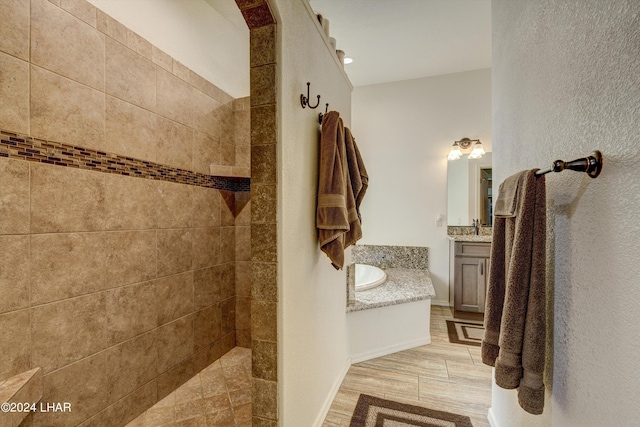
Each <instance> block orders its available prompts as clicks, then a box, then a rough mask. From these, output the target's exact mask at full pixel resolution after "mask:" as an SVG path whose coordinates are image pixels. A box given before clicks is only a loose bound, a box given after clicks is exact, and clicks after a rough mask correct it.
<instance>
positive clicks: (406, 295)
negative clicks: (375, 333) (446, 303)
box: [347, 268, 436, 313]
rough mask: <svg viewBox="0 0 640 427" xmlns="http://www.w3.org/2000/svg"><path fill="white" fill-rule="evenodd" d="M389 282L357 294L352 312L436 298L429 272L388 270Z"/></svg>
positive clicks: (350, 309)
mask: <svg viewBox="0 0 640 427" xmlns="http://www.w3.org/2000/svg"><path fill="white" fill-rule="evenodd" d="M384 271H385V272H386V273H387V280H386V281H385V282H384V283H383V284H382V285H380V286H378V287H375V288H373V289H369V290H367V291H358V292H356V293H355V295H356V300H355V303H354V304H353V305H350V306H347V313H349V312H351V311H360V310H368V309H370V308H377V307H386V306H390V305H396V304H403V303H407V302H414V301H421V300H425V299H429V298H431V297H434V296H436V291H435V289H434V288H433V283H432V282H431V275H430V274H429V270H421V269H415V268H386V269H384Z"/></svg>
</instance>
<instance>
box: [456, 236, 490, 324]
mask: <svg viewBox="0 0 640 427" xmlns="http://www.w3.org/2000/svg"><path fill="white" fill-rule="evenodd" d="M453 252H454V257H453V308H454V310H455V311H462V312H471V313H484V303H485V295H486V289H487V284H488V281H489V270H490V268H491V260H490V253H491V243H488V242H454V251H453Z"/></svg>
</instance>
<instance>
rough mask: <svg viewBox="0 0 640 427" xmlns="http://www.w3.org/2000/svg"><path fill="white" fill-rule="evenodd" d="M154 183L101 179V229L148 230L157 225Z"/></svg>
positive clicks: (112, 177)
mask: <svg viewBox="0 0 640 427" xmlns="http://www.w3.org/2000/svg"><path fill="white" fill-rule="evenodd" d="M157 198H158V182H157V181H152V180H149V179H140V178H132V177H127V176H120V175H106V176H105V222H106V224H105V228H106V229H107V230H136V229H138V230H139V229H150V228H156V227H157V226H158V209H157Z"/></svg>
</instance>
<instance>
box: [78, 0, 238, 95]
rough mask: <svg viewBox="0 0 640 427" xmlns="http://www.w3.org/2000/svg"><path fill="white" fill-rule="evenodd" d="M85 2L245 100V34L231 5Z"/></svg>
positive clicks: (172, 0)
mask: <svg viewBox="0 0 640 427" xmlns="http://www.w3.org/2000/svg"><path fill="white" fill-rule="evenodd" d="M88 1H89V2H90V3H92V4H93V5H95V6H96V7H97V8H99V9H101V10H102V11H104V12H105V13H106V14H108V15H110V16H111V17H113V18H114V19H116V20H117V21H119V22H121V23H122V24H124V25H126V26H127V27H129V28H131V29H132V30H133V31H135V32H136V33H138V34H139V35H141V36H142V37H144V38H146V39H147V40H149V41H150V42H151V43H152V44H153V45H155V46H156V47H158V48H160V49H162V50H163V51H165V52H166V53H168V54H169V55H171V56H173V57H174V58H175V59H177V60H178V61H180V62H182V63H183V64H184V65H186V66H187V67H189V68H191V69H192V70H193V71H195V72H196V73H198V74H200V75H201V76H202V77H204V78H205V79H207V80H209V81H210V82H211V83H213V84H215V85H216V86H218V87H219V88H220V89H222V90H224V91H225V92H227V93H228V94H229V95H231V96H233V97H234V98H242V97H245V96H249V29H248V27H247V26H246V24H244V23H243V19H242V15H241V14H240V9H238V6H236V5H235V3H234V1H233V0H208V1H205V0H126V1H125V0H88ZM212 4H213V5H216V6H217V7H218V9H219V10H220V11H219V10H218V9H215V8H214V7H213V6H212ZM221 12H222V13H221ZM223 13H224V14H223ZM234 14H235V15H234ZM240 24H243V25H240Z"/></svg>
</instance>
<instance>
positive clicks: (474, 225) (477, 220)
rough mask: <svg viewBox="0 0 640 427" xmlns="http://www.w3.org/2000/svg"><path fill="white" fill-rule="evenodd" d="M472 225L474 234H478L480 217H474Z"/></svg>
mask: <svg viewBox="0 0 640 427" xmlns="http://www.w3.org/2000/svg"><path fill="white" fill-rule="evenodd" d="M471 225H472V226H473V234H474V236H477V235H478V232H479V231H480V220H479V219H474V220H473V223H472V224H471Z"/></svg>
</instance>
